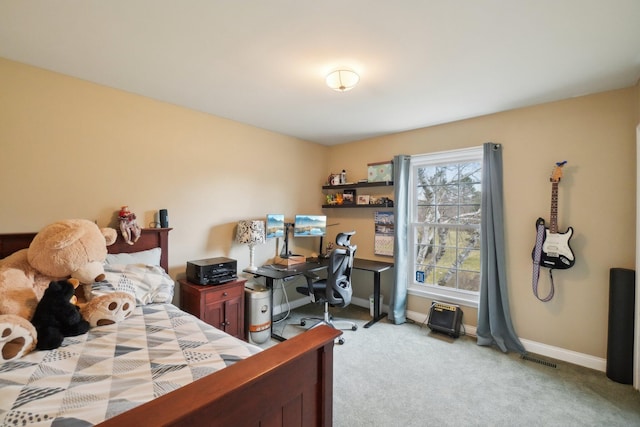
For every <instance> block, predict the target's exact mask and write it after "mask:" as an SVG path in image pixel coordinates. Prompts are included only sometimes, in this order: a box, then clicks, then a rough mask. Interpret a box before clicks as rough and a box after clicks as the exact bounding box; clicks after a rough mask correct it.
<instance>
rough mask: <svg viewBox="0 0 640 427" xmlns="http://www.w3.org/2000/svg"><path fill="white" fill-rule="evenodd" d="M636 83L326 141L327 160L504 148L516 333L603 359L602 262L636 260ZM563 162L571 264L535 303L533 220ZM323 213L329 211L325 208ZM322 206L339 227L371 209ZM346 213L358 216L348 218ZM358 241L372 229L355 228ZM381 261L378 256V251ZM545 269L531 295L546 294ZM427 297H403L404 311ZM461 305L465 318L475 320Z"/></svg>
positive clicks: (357, 167) (350, 167)
mask: <svg viewBox="0 0 640 427" xmlns="http://www.w3.org/2000/svg"><path fill="white" fill-rule="evenodd" d="M637 106H638V99H637V94H636V89H635V88H629V89H624V90H617V91H611V92H606V93H601V94H597V95H592V96H585V97H581V98H574V99H569V100H565V101H561V102H555V103H550V104H544V105H540V106H536V107H531V108H525V109H519V110H513V111H508V112H504V113H499V114H494V115H489V116H484V117H478V118H474V119H470V120H464V121H459V122H456V123H450V124H446V125H442V126H434V127H430V128H425V129H419V130H414V131H410V132H404V133H399V134H394V135H389V136H385V137H380V138H374V139H369V140H365V141H359V142H354V143H350V144H345V145H340V146H337V147H333V148H332V149H331V151H330V157H329V168H330V170H338V169H339V168H343V167H346V168H347V171H357V175H358V177H363V176H364V175H363V173H364V172H363V171H364V170H365V169H366V164H367V163H368V162H375V161H380V160H384V159H390V158H392V157H393V155H395V154H418V153H429V152H436V151H441V150H449V149H455V148H463V147H470V146H477V145H481V144H482V143H484V142H487V141H493V142H497V143H500V144H502V145H503V147H504V152H503V154H504V191H505V205H506V206H505V229H506V245H507V273H508V283H509V294H510V300H511V312H512V315H513V319H514V326H515V329H516V331H517V333H518V334H519V336H521V337H522V338H524V339H529V340H533V341H536V342H540V343H544V344H547V345H551V346H557V347H559V348H564V349H569V350H573V351H576V352H580V353H585V354H588V355H593V356H596V357H603V358H604V357H606V337H607V314H608V305H607V304H608V280H609V268H611V267H625V268H635V187H636V185H635V167H636V165H635V126H636V123H637V121H638V111H637V109H638V107H637ZM561 160H568V164H567V165H566V166H565V167H564V178H563V179H562V181H561V183H560V188H559V213H558V223H559V227H560V230H561V231H565V230H566V228H567V227H569V226H572V227H574V229H575V233H574V236H573V238H572V239H571V246H572V248H573V250H574V252H575V254H576V260H577V261H576V264H575V266H574V267H573V268H571V269H569V270H557V271H555V274H554V281H555V285H556V295H555V297H554V298H553V300H552V301H550V302H548V303H543V302H540V301H538V300H537V299H536V298H535V297H534V296H533V293H532V290H531V276H532V271H531V270H532V262H531V250H532V248H533V245H534V243H535V225H534V224H535V221H536V219H537V218H538V217H543V218H546V220H547V221H548V220H549V210H550V195H551V185H550V183H549V177H550V174H551V171H552V169H553V166H554V163H555V162H557V161H561ZM328 211H329V210H328ZM334 211H335V212H331V213H330V214H332V217H331V218H330V219H331V221H335V222H340V223H341V224H342V226H343V227H346V228H349V226H350V225H351V224H355V225H354V227H355V228H356V229H358V232H360V230H361V229H362V228H364V229H365V230H367V229H369V228H371V225H370V224H369V223H366V222H364V221H363V217H367V221H370V219H371V218H370V216H371V213H370V212H361V211H358V212H357V213H352V212H349V215H348V216H347V215H344V214H343V212H344V210H337V209H336V210H334ZM352 216H354V217H357V218H352ZM362 235H363V236H364V238H361V239H358V241H357V243H358V244H359V245H362V246H365V247H367V245H368V241H370V239H371V237H370V236H369V235H365V234H364V233H362ZM381 259H382V258H381ZM546 272H547V270H543V275H542V276H541V280H540V286H541V291H540V293H541V294H543V295H546V294H545V292H546V291H547V289H548V288H547V286H548V284H549V279H548V274H547V273H546ZM427 303H428V302H427V301H426V300H424V299H423V298H419V297H415V296H410V298H409V303H408V308H409V310H413V311H418V312H423V313H426V307H427ZM476 318H477V312H476V310H473V309H469V308H465V323H468V324H472V325H473V324H476Z"/></svg>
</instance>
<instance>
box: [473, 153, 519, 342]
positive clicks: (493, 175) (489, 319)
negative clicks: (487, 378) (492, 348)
mask: <svg viewBox="0 0 640 427" xmlns="http://www.w3.org/2000/svg"><path fill="white" fill-rule="evenodd" d="M481 206H482V224H481V226H480V240H481V242H482V243H481V244H482V247H481V250H480V271H481V273H480V303H479V306H478V328H477V335H478V345H496V346H498V348H500V350H502V351H503V352H505V353H506V352H507V351H509V350H512V351H516V352H519V353H521V354H524V353H525V350H524V346H523V345H522V343H521V342H520V339H518V336H517V335H516V333H515V330H514V329H513V325H512V323H511V313H510V311H509V296H508V290H507V288H508V287H507V273H506V269H505V246H504V216H503V196H502V146H501V145H500V144H494V143H491V142H487V143H485V144H484V146H483V165H482V205H481Z"/></svg>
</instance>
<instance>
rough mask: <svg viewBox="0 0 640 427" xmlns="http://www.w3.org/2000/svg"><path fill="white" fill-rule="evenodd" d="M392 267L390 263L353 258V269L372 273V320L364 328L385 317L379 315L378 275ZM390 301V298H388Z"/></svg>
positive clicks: (383, 314) (382, 314)
mask: <svg viewBox="0 0 640 427" xmlns="http://www.w3.org/2000/svg"><path fill="white" fill-rule="evenodd" d="M391 267H393V263H392V262H382V261H372V260H369V259H360V258H354V260H353V268H354V269H356V270H365V271H371V272H372V273H373V319H371V320H370V321H369V322H367V324H366V325H364V327H365V328H368V327H370V326H371V325H373V324H374V323H376V322H377V321H378V320H380V319H383V318H384V317H386V315H387V313H381V312H380V311H381V309H382V307H380V273H382V272H383V271H387V270H389V269H390V268H391ZM389 300H391V298H389Z"/></svg>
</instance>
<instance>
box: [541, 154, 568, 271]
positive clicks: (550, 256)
mask: <svg viewBox="0 0 640 427" xmlns="http://www.w3.org/2000/svg"><path fill="white" fill-rule="evenodd" d="M565 163H567V162H566V161H564V162H558V163H556V167H555V169H554V170H553V173H552V174H551V178H550V181H551V217H550V224H549V227H546V228H545V230H544V231H545V233H544V235H543V239H544V240H543V244H542V253H541V255H540V260H539V262H540V266H541V267H547V268H551V269H553V268H559V269H566V268H570V267H572V266H573V264H575V262H576V260H575V256H574V255H573V251H572V250H571V247H570V246H569V240H570V239H571V235H572V234H573V228H572V227H569V228H568V229H567V231H566V232H564V233H558V184H559V183H560V179H561V178H562V167H563V166H564V165H565ZM540 225H544V219H542V218H538V220H537V221H536V229H537V228H538V227H539V226H540ZM535 252H536V251H535V247H534V249H533V252H532V254H531V256H532V257H533V260H534V262H535V261H536V259H535V258H536V255H535Z"/></svg>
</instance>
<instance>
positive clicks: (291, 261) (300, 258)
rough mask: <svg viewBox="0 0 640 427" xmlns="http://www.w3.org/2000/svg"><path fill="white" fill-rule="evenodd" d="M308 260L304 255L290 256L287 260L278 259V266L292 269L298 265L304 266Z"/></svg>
mask: <svg viewBox="0 0 640 427" xmlns="http://www.w3.org/2000/svg"><path fill="white" fill-rule="evenodd" d="M305 262H307V258H306V257H305V256H304V255H289V256H288V257H287V258H282V257H279V256H277V257H276V264H278V265H285V266H287V267H290V266H292V265H296V264H304V263H305Z"/></svg>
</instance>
